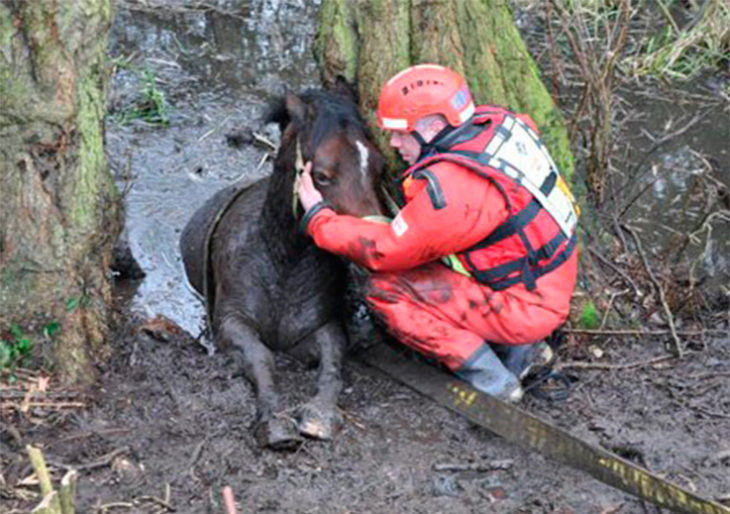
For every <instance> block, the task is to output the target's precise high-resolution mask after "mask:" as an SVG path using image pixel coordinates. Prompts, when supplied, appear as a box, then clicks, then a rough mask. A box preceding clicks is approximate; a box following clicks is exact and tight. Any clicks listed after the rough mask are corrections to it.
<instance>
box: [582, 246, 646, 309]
mask: <svg viewBox="0 0 730 514" xmlns="http://www.w3.org/2000/svg"><path fill="white" fill-rule="evenodd" d="M588 251H589V252H591V253H592V254H593V255H594V256H595V257H597V258H598V260H599V261H601V262H602V263H604V264H605V265H606V266H608V267H609V268H611V269H612V270H613V271H615V272H616V273H618V275H619V276H620V277H621V278H622V279H624V281H625V282H626V283H627V284H629V285H630V286H631V287H632V288H633V290H634V293H636V296H638V297H639V298H641V297H643V296H644V293H642V292H641V290H640V289H639V288H638V286H637V285H636V284H635V283H634V281H633V280H631V277H629V276H628V275H627V274H626V272H624V271H623V270H622V269H620V268H619V267H618V266H616V265H615V264H614V263H613V262H611V261H610V260H608V259H607V258H606V257H604V256H603V254H601V253H600V252H599V251H598V250H596V249H595V248H591V247H590V246H589V247H588Z"/></svg>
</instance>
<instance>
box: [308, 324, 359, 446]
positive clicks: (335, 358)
mask: <svg viewBox="0 0 730 514" xmlns="http://www.w3.org/2000/svg"><path fill="white" fill-rule="evenodd" d="M314 338H315V341H316V342H317V347H318V348H319V372H318V376H317V392H316V394H315V395H314V396H313V397H312V399H311V400H309V401H308V402H307V403H305V404H304V405H302V406H301V407H300V408H299V413H298V415H297V420H298V427H299V432H300V433H301V434H303V435H305V436H307V437H312V438H315V439H323V440H330V439H332V438H333V437H334V436H335V434H336V433H337V431H338V430H339V429H340V426H341V425H342V416H341V415H340V413H339V411H338V408H337V399H338V398H339V396H340V393H341V392H342V356H343V354H344V352H345V345H346V342H347V339H346V336H345V332H344V330H343V329H342V325H341V324H340V323H339V322H334V321H332V322H329V323H327V324H326V325H324V326H322V327H320V328H319V329H318V330H317V331H316V332H315V333H314Z"/></svg>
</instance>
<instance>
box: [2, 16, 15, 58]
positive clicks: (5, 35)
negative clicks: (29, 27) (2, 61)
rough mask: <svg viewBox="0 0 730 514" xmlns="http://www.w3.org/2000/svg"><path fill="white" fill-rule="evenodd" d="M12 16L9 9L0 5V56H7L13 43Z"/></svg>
mask: <svg viewBox="0 0 730 514" xmlns="http://www.w3.org/2000/svg"><path fill="white" fill-rule="evenodd" d="M14 33H15V28H14V27H13V15H12V13H11V12H10V9H8V8H7V7H5V6H4V5H2V4H0V56H1V57H5V56H7V55H9V53H8V52H9V50H10V45H11V44H12V41H13V34H14Z"/></svg>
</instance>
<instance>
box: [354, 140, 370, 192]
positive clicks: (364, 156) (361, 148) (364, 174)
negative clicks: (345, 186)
mask: <svg viewBox="0 0 730 514" xmlns="http://www.w3.org/2000/svg"><path fill="white" fill-rule="evenodd" d="M355 145H356V146H357V151H358V152H360V175H361V178H362V183H363V184H364V185H367V178H368V156H369V155H370V154H369V153H368V149H367V147H366V146H365V145H364V144H362V143H361V142H360V141H355Z"/></svg>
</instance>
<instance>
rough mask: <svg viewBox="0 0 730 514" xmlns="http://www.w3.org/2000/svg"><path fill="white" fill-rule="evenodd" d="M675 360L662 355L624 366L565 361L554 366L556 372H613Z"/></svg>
mask: <svg viewBox="0 0 730 514" xmlns="http://www.w3.org/2000/svg"><path fill="white" fill-rule="evenodd" d="M674 358H676V357H675V356H674V355H662V356H661V357H656V358H654V359H650V360H648V361H636V362H627V363H625V364H608V363H602V362H585V361H566V362H558V363H557V364H555V369H556V370H561V369H605V370H615V369H629V368H642V367H646V366H653V365H654V364H659V363H660V362H665V361H668V360H672V359H674Z"/></svg>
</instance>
